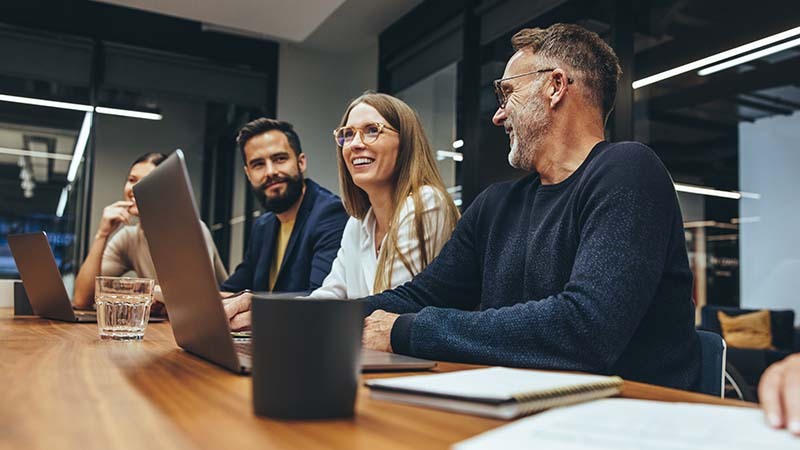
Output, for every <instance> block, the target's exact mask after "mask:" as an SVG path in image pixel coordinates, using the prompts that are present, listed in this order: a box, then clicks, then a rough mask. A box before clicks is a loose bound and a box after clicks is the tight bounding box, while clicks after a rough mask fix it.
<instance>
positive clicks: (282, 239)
mask: <svg viewBox="0 0 800 450" xmlns="http://www.w3.org/2000/svg"><path fill="white" fill-rule="evenodd" d="M293 229H294V219H293V220H291V221H289V222H286V223H281V229H280V231H279V232H278V242H276V243H275V251H274V252H273V253H272V264H270V265H269V290H270V291H271V290H272V289H274V288H275V281H276V280H277V279H278V274H279V273H280V271H281V264H283V255H285V254H286V247H287V246H288V245H289V238H290V237H291V236H292V230H293Z"/></svg>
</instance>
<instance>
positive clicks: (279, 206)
mask: <svg viewBox="0 0 800 450" xmlns="http://www.w3.org/2000/svg"><path fill="white" fill-rule="evenodd" d="M280 181H285V182H286V192H284V193H283V194H282V195H278V196H277V197H274V198H269V197H267V195H266V194H265V193H264V191H265V190H266V189H267V186H268V185H270V184H272V183H275V182H280ZM253 193H254V194H256V198H257V199H258V202H259V203H261V207H262V208H264V209H265V210H267V211H272V212H274V213H276V214H280V213H282V212H286V211H287V210H289V208H291V207H292V206H293V205H294V203H295V202H296V201H297V199H299V198H300V196H301V195H303V174H302V172H300V173H298V174H297V176H294V177H275V178H269V179H267V180H266V181H264V182H263V183H261V184H259V185H258V186H256V187H254V188H253Z"/></svg>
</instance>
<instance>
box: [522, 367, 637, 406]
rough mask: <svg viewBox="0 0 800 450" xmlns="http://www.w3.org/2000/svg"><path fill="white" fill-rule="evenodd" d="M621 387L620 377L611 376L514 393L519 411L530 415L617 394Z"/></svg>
mask: <svg viewBox="0 0 800 450" xmlns="http://www.w3.org/2000/svg"><path fill="white" fill-rule="evenodd" d="M621 389H622V378H620V377H616V376H615V377H611V378H610V379H609V380H607V381H599V382H597V383H591V384H585V385H582V386H574V387H568V388H559V389H549V390H545V391H540V392H531V393H526V394H517V395H514V396H513V397H514V400H516V401H517V402H518V403H519V412H520V413H521V414H522V415H530V414H533V413H536V412H539V411H544V410H545V409H550V408H555V407H557V406H567V405H572V404H575V403H581V402H586V401H589V400H595V399H598V398H604V397H610V396H612V395H615V394H618V393H619V392H620V390H621Z"/></svg>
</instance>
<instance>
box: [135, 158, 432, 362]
mask: <svg viewBox="0 0 800 450" xmlns="http://www.w3.org/2000/svg"><path fill="white" fill-rule="evenodd" d="M133 191H134V194H135V196H136V203H137V205H138V207H139V218H140V219H141V227H142V229H143V230H144V234H145V237H146V238H147V242H148V245H149V247H150V255H151V256H152V257H153V263H154V264H155V267H156V273H157V274H158V279H159V284H160V285H161V290H162V292H163V294H164V303H165V304H166V305H167V311H168V312H169V319H170V323H171V324H172V332H173V334H174V335H175V341H176V342H177V343H178V345H179V346H181V348H183V349H184V350H186V351H187V352H189V353H192V354H194V355H197V356H199V357H201V358H204V359H206V360H208V361H211V362H213V363H215V364H219V365H220V366H222V367H225V368H226V369H228V370H231V371H233V372H237V373H249V371H250V368H251V367H252V364H251V361H252V359H251V356H250V350H251V345H250V339H249V338H246V337H242V338H234V337H233V336H232V335H231V332H230V327H229V325H228V319H227V317H226V315H225V311H224V309H223V307H222V301H221V299H220V294H219V287H218V286H217V284H216V278H215V277H214V272H213V268H212V265H211V264H212V263H211V259H210V257H209V255H208V251H207V250H206V246H205V243H204V242H205V241H204V240H203V232H202V229H201V224H200V219H199V217H198V214H197V206H196V205H195V201H194V195H193V193H192V187H191V183H190V181H189V174H188V172H187V170H186V163H185V161H184V156H183V152H182V151H181V150H176V151H175V152H174V153H173V154H172V155H170V157H169V158H167V159H166V160H165V161H164V162H162V163H161V164H159V166H158V167H157V168H156V169H155V170H153V171H152V172H150V174H149V175H148V176H147V177H145V178H143V179H142V180H141V181H139V183H137V184H136V186H135V187H134V188H133ZM363 352H364V353H363V354H362V356H361V363H362V369H363V370H367V371H370V370H419V369H430V368H432V367H435V366H436V363H435V362H433V361H427V360H423V359H418V358H411V357H408V356H404V355H396V354H391V353H384V352H378V351H372V350H364V351H363Z"/></svg>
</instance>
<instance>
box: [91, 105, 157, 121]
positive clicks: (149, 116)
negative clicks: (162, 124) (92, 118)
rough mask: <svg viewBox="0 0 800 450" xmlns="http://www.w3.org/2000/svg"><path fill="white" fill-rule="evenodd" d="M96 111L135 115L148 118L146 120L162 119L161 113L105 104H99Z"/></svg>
mask: <svg viewBox="0 0 800 450" xmlns="http://www.w3.org/2000/svg"><path fill="white" fill-rule="evenodd" d="M95 111H96V112H97V113H99V114H109V115H112V116H123V117H133V118H136V119H146V120H161V119H162V116H161V114H156V113H150V112H142V111H132V110H129V109H117V108H106V107H105V106H98V107H97V108H95Z"/></svg>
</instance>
